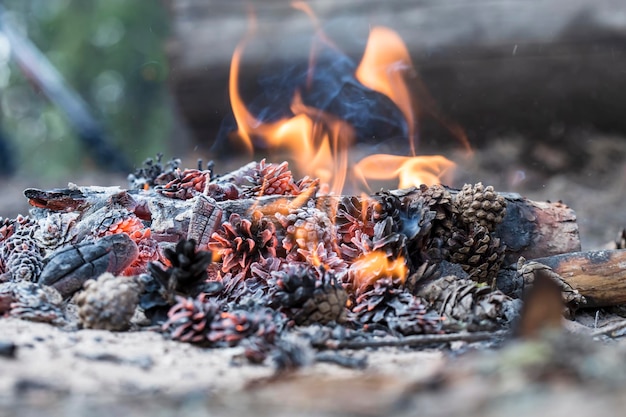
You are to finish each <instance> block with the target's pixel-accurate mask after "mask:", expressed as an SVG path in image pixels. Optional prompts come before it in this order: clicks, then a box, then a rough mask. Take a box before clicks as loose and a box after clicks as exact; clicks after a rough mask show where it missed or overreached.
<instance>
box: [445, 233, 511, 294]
mask: <svg viewBox="0 0 626 417" xmlns="http://www.w3.org/2000/svg"><path fill="white" fill-rule="evenodd" d="M446 243H447V246H448V250H449V252H450V258H449V260H450V262H453V263H456V264H459V265H461V267H462V268H463V270H464V271H465V272H467V273H468V274H469V275H470V278H472V279H473V280H475V281H477V282H481V283H482V282H485V283H487V284H488V285H489V286H492V284H493V283H494V281H495V279H496V276H497V275H498V271H499V270H500V265H501V264H502V261H503V260H504V250H505V247H504V245H501V244H500V239H499V238H497V237H494V236H492V235H491V234H490V233H489V230H488V229H487V228H486V227H484V226H476V227H474V229H473V230H472V231H471V232H470V233H469V234H466V233H465V232H463V231H461V230H459V231H456V232H455V233H453V235H452V237H451V238H450V239H448V241H447V242H446Z"/></svg>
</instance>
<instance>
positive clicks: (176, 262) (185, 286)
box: [148, 239, 212, 296]
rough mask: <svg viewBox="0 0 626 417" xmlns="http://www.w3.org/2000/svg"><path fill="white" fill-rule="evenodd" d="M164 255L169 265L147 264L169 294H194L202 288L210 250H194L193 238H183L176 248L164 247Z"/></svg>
mask: <svg viewBox="0 0 626 417" xmlns="http://www.w3.org/2000/svg"><path fill="white" fill-rule="evenodd" d="M163 252H164V255H165V257H166V258H167V260H168V261H169V262H170V264H171V266H170V267H168V268H167V269H162V268H161V266H160V265H159V264H158V263H156V262H150V263H149V264H148V270H149V271H150V273H151V274H152V276H153V277H154V278H155V279H156V280H157V281H158V282H159V283H160V284H161V285H162V286H163V288H165V290H166V291H167V293H168V294H170V296H171V295H172V294H174V293H180V294H185V295H191V296H196V295H197V294H198V293H200V292H201V291H202V290H203V287H204V285H205V281H206V279H207V267H208V266H209V264H210V263H211V258H212V255H211V252H207V251H196V242H195V240H193V239H192V240H186V239H183V240H181V241H179V242H178V244H176V248H175V249H174V250H172V249H171V248H165V249H164V250H163Z"/></svg>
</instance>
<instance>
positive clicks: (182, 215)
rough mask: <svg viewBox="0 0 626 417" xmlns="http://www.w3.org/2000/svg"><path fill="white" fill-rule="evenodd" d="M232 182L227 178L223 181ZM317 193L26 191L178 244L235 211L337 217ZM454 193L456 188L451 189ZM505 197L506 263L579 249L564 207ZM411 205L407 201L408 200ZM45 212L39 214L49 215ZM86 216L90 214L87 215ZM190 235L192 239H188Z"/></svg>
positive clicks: (35, 198)
mask: <svg viewBox="0 0 626 417" xmlns="http://www.w3.org/2000/svg"><path fill="white" fill-rule="evenodd" d="M224 178H228V177H224ZM314 191H315V190H314V189H310V192H309V193H308V194H307V193H303V194H301V195H298V196H282V195H279V196H262V197H258V198H243V199H236V200H225V201H215V200H213V199H212V198H209V197H206V196H204V195H197V196H196V197H194V198H192V199H188V200H179V199H173V198H168V197H164V196H163V195H161V194H159V193H156V192H154V191H152V190H150V191H139V190H133V191H125V190H121V189H120V188H119V187H89V186H87V187H76V186H74V187H72V188H68V189H63V190H60V189H56V190H50V191H42V190H37V189H27V190H26V191H24V194H25V196H26V197H27V198H28V200H29V203H30V204H31V205H33V206H34V207H37V208H38V209H35V210H40V209H47V210H53V211H68V209H69V211H72V210H75V209H76V210H79V211H82V212H84V213H86V212H92V213H97V212H96V209H99V210H101V209H102V208H104V207H106V206H107V205H108V204H109V203H110V202H111V201H115V202H116V204H118V205H120V204H121V205H123V206H126V207H127V208H128V209H130V210H131V211H134V212H135V213H138V215H139V214H141V216H140V217H141V218H144V219H149V221H150V228H151V231H152V235H153V236H154V237H156V238H158V239H159V240H162V241H172V242H175V241H177V240H179V239H181V238H185V237H193V238H195V239H196V241H198V242H200V243H201V244H202V243H206V242H207V241H208V240H207V239H208V237H209V236H210V235H211V233H212V232H213V231H215V230H216V228H217V227H219V226H220V225H221V222H222V221H223V220H226V219H228V218H229V216H230V215H231V214H232V213H236V214H238V215H240V216H242V217H244V218H245V217H249V216H250V215H251V213H252V212H253V211H254V210H260V211H262V212H265V213H266V214H274V213H276V212H286V211H288V209H289V208H290V207H292V208H296V207H300V206H302V205H304V204H306V203H307V202H308V201H310V200H314V201H315V205H316V207H317V208H318V209H321V210H323V211H325V212H326V213H328V214H329V217H330V218H331V219H332V218H334V213H335V210H336V207H337V206H338V204H339V201H340V200H341V199H342V198H343V197H342V196H332V195H330V196H319V197H316V196H314V195H312V194H311V193H313V192H314ZM450 192H451V193H452V194H454V193H456V192H457V191H456V190H450ZM390 193H392V194H396V195H398V196H402V197H403V198H404V199H409V200H410V199H411V198H415V199H418V198H420V197H421V193H420V191H419V190H418V189H408V190H395V191H390ZM502 196H504V197H505V199H506V207H507V210H506V215H505V216H504V218H503V221H502V223H500V224H499V225H498V227H497V228H496V229H495V231H494V234H495V236H496V237H498V238H500V239H501V243H503V244H504V245H505V246H506V248H507V249H506V252H505V253H506V257H505V263H513V262H516V261H517V260H518V258H519V257H520V256H523V257H525V258H528V259H533V258H540V257H549V256H553V255H558V254H562V253H568V252H576V251H579V250H580V240H579V236H578V224H577V223H576V214H575V213H574V211H573V210H572V209H571V208H569V207H568V206H566V205H565V204H563V203H560V202H557V203H551V202H537V201H532V200H529V199H527V198H525V197H522V196H521V195H519V194H515V193H502ZM405 201H406V200H405ZM47 210H46V211H43V212H40V213H39V214H38V215H39V216H43V215H46V213H47ZM84 217H85V216H84ZM188 235H189V236H188Z"/></svg>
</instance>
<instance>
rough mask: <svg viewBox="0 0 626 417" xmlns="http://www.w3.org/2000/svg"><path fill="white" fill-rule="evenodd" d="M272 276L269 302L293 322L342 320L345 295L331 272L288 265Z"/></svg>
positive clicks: (308, 322)
mask: <svg viewBox="0 0 626 417" xmlns="http://www.w3.org/2000/svg"><path fill="white" fill-rule="evenodd" d="M272 277H273V279H274V282H273V284H274V285H273V288H274V291H273V293H272V294H271V297H272V301H271V304H270V305H271V306H272V307H274V308H278V309H281V310H282V311H284V312H285V313H286V314H287V316H288V317H290V318H292V319H293V320H294V322H295V323H296V324H299V325H309V324H312V323H321V324H327V323H330V322H336V323H341V322H343V321H344V320H345V305H346V302H347V300H348V295H347V293H346V291H345V290H344V289H343V287H342V286H341V284H340V283H339V282H338V281H337V279H336V277H335V275H334V274H333V273H331V272H328V271H325V270H324V269H323V268H322V269H319V270H318V271H316V270H315V269H313V268H312V267H310V266H307V265H288V266H286V267H285V268H283V270H281V271H278V272H275V273H273V274H272Z"/></svg>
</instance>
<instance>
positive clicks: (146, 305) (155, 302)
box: [138, 274, 171, 325]
mask: <svg viewBox="0 0 626 417" xmlns="http://www.w3.org/2000/svg"><path fill="white" fill-rule="evenodd" d="M138 279H139V282H140V284H141V286H142V288H143V292H142V293H141V296H140V297H139V307H140V308H141V309H142V310H143V312H144V314H145V316H146V317H147V318H148V319H149V320H150V321H151V323H152V324H158V325H162V324H163V323H164V322H165V321H166V320H167V312H168V310H169V309H170V307H171V304H170V302H169V301H168V299H167V298H168V297H167V294H166V293H165V289H164V288H163V286H162V285H161V284H160V283H159V282H158V281H157V280H156V279H155V278H154V277H153V276H152V275H149V274H141V275H139V277H138Z"/></svg>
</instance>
